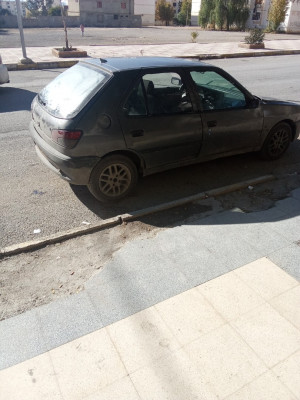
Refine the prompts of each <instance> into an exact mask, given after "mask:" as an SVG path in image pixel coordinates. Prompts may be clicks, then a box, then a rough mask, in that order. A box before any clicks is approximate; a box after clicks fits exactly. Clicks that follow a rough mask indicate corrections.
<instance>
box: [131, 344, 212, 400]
mask: <svg viewBox="0 0 300 400" xmlns="http://www.w3.org/2000/svg"><path fill="white" fill-rule="evenodd" d="M130 377H131V379H132V381H133V383H134V385H135V387H136V389H137V391H138V393H139V395H140V397H141V399H142V400H158V399H159V400H183V399H195V400H197V399H198V400H217V399H218V397H217V396H216V394H215V393H214V391H213V389H212V388H211V387H210V386H209V384H207V383H206V382H205V381H204V380H203V379H202V378H201V376H200V374H199V371H198V370H197V368H196V366H195V365H193V363H192V362H191V359H190V358H189V357H188V356H187V354H185V352H184V351H182V350H179V351H176V352H174V353H172V354H171V355H169V356H167V357H163V358H160V359H159V360H156V361H154V362H153V363H151V364H150V365H148V366H147V367H144V368H140V369H139V370H137V371H136V372H134V373H132V374H131V375H130Z"/></svg>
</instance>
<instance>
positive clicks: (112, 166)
mask: <svg viewBox="0 0 300 400" xmlns="http://www.w3.org/2000/svg"><path fill="white" fill-rule="evenodd" d="M137 179H138V174H137V169H136V166H135V164H134V163H133V162H132V161H131V160H130V159H129V158H128V157H125V156H122V155H112V156H108V157H106V158H104V159H103V160H102V161H100V162H99V164H98V165H97V166H96V167H95V168H94V169H93V171H92V174H91V177H90V182H89V184H88V188H89V190H90V192H91V193H92V195H93V196H95V197H96V199H98V200H100V201H102V202H109V201H117V200H119V199H121V198H123V197H125V196H127V195H128V194H129V193H130V192H131V191H132V189H133V188H134V186H135V185H136V183H137Z"/></svg>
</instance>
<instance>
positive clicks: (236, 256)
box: [184, 217, 262, 270]
mask: <svg viewBox="0 0 300 400" xmlns="http://www.w3.org/2000/svg"><path fill="white" fill-rule="evenodd" d="M207 220H210V221H213V218H212V217H210V218H209V219H208V218H207ZM184 230H185V233H184V235H193V236H194V239H195V243H198V244H201V246H204V247H205V248H206V249H208V250H209V251H210V252H211V253H212V254H213V255H214V257H215V258H217V259H219V260H220V261H221V262H222V263H223V264H227V265H228V266H229V267H228V269H229V270H232V269H234V268H238V267H241V266H242V265H245V264H247V263H249V262H251V261H254V260H257V259H258V258H260V257H262V254H261V251H260V250H259V249H256V248H255V247H254V246H252V244H251V243H249V242H248V241H246V240H244V239H243V238H242V237H241V235H240V233H239V232H238V229H236V230H235V231H231V230H229V229H228V227H227V226H226V225H221V224H220V225H216V224H212V225H201V226H191V225H189V226H185V227H184Z"/></svg>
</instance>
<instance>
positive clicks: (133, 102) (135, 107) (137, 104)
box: [124, 80, 147, 116]
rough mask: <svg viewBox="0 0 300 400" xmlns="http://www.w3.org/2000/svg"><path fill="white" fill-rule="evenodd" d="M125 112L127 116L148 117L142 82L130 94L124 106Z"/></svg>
mask: <svg viewBox="0 0 300 400" xmlns="http://www.w3.org/2000/svg"><path fill="white" fill-rule="evenodd" d="M124 110H125V113H126V114H127V115H132V116H133V115H147V108H146V101H145V96H144V92H143V86H142V82H141V81H140V80H139V81H138V82H137V83H136V84H135V85H134V87H133V89H132V91H131V92H130V94H129V96H128V98H127V100H126V102H125V104H124Z"/></svg>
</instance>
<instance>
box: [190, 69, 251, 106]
mask: <svg viewBox="0 0 300 400" xmlns="http://www.w3.org/2000/svg"><path fill="white" fill-rule="evenodd" d="M191 77H192V79H193V81H194V83H195V85H196V90H197V93H198V95H199V97H200V101H201V104H202V108H203V110H205V111H208V110H226V109H235V108H243V107H245V106H246V104H247V102H246V97H245V95H244V93H243V92H242V91H241V90H240V89H239V88H237V87H236V86H235V85H234V84H233V83H232V82H230V81H229V80H228V79H226V78H224V77H223V76H222V75H220V74H218V73H217V72H215V71H210V70H208V71H191Z"/></svg>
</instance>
